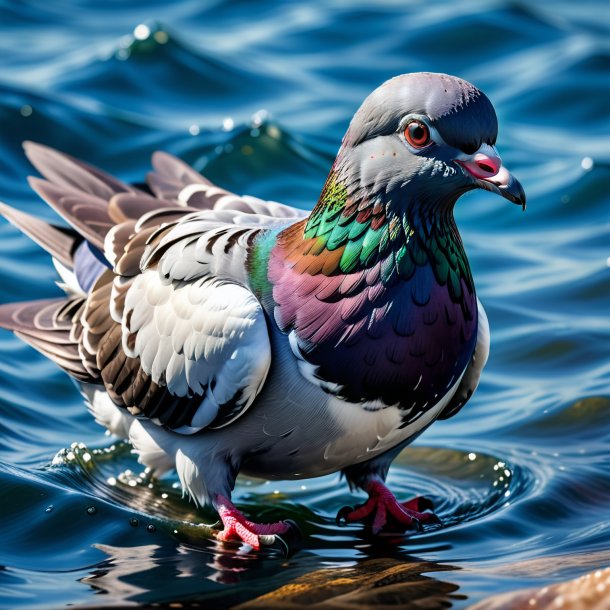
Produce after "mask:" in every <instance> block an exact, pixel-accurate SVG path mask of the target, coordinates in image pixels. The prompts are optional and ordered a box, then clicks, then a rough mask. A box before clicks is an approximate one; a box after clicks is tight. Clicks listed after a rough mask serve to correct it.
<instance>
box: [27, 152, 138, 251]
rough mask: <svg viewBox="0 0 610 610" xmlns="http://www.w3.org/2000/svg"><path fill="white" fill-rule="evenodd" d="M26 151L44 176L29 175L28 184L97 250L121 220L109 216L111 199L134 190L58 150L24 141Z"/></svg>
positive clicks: (122, 217)
mask: <svg viewBox="0 0 610 610" xmlns="http://www.w3.org/2000/svg"><path fill="white" fill-rule="evenodd" d="M23 148H24V150H25V154H26V155H27V157H28V159H29V160H30V162H31V163H32V165H33V166H34V167H35V168H36V169H37V170H38V171H39V172H40V173H41V174H42V175H43V176H44V177H45V178H46V180H42V179H41V178H33V177H30V178H29V182H30V186H31V187H32V188H33V189H34V190H35V191H36V192H37V193H38V194H39V195H40V196H41V197H42V198H43V199H44V200H45V201H46V202H47V203H48V204H49V205H50V206H51V207H52V208H53V209H54V210H55V211H56V212H57V213H58V214H59V215H60V216H61V217H62V218H63V219H64V220H65V221H66V222H67V223H68V224H69V225H70V226H71V227H72V228H73V229H74V230H75V231H76V232H77V233H78V234H79V235H80V236H81V237H83V238H84V239H86V240H87V241H88V242H89V243H90V244H91V245H92V246H94V247H95V248H96V249H97V250H98V251H99V252H100V253H102V252H104V240H105V238H106V235H107V234H108V232H109V231H110V230H111V229H112V228H113V227H114V226H115V225H116V224H118V223H119V222H121V221H122V220H123V219H124V216H121V215H120V214H119V213H120V210H117V214H116V215H115V217H113V215H112V210H111V206H110V202H111V200H112V199H113V197H115V196H116V195H117V194H120V193H134V192H135V189H134V188H133V187H131V186H129V185H127V184H124V183H122V182H121V181H119V180H117V179H116V178H113V177H112V176H110V175H109V174H106V173H105V172H103V171H101V170H99V169H97V168H95V167H92V166H90V165H87V164H86V163H83V162H82V161H79V160H78V159H75V158H73V157H70V156H69V155H66V154H64V153H60V152H59V151H57V150H54V149H52V148H48V147H47V146H43V145H42V144H35V143H34V142H25V143H24V145H23Z"/></svg>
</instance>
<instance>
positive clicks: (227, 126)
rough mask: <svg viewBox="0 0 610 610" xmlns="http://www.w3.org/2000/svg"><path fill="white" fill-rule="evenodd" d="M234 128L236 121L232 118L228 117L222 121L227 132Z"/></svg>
mask: <svg viewBox="0 0 610 610" xmlns="http://www.w3.org/2000/svg"><path fill="white" fill-rule="evenodd" d="M233 127H235V121H234V120H233V119H232V118H231V117H230V116H228V117H226V118H225V119H224V120H223V121H222V128H223V129H224V130H225V131H231V129H233Z"/></svg>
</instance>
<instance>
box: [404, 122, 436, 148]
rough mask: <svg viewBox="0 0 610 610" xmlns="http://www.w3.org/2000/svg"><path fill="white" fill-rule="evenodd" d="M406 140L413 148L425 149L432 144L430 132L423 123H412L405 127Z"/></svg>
mask: <svg viewBox="0 0 610 610" xmlns="http://www.w3.org/2000/svg"><path fill="white" fill-rule="evenodd" d="M405 138H406V139H407V142H408V143H409V144H410V145H411V146H413V148H424V147H425V146H428V144H430V130H429V129H428V126H427V125H426V124H425V123H422V122H421V121H411V122H410V123H409V124H408V125H407V126H406V127H405Z"/></svg>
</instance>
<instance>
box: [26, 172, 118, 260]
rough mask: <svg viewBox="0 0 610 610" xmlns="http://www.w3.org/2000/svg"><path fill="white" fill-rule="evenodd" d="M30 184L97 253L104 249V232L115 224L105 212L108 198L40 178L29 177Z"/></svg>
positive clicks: (106, 211)
mask: <svg viewBox="0 0 610 610" xmlns="http://www.w3.org/2000/svg"><path fill="white" fill-rule="evenodd" d="M29 183H30V186H31V187H32V189H34V191H36V192H37V193H38V194H39V195H40V196H41V197H42V198H43V199H44V200H45V201H46V202H47V203H48V204H49V205H50V206H51V207H52V208H53V209H54V210H55V211H56V212H57V213H58V214H59V215H60V216H62V218H64V219H65V220H66V222H68V223H69V224H70V225H71V226H72V227H74V228H75V229H76V230H77V231H78V232H79V233H80V234H81V235H82V236H83V237H84V238H85V239H86V240H87V241H88V242H90V243H91V244H93V245H94V246H95V247H96V248H97V249H98V250H99V251H100V252H103V251H104V239H105V237H106V234H107V233H108V231H110V229H112V227H113V226H114V224H115V223H114V222H113V221H112V219H111V218H110V216H109V215H108V203H107V201H105V200H104V199H101V198H100V197H98V196H96V195H91V194H88V193H85V192H80V191H78V190H77V189H76V188H74V187H69V186H67V185H63V186H58V185H56V184H53V183H51V182H47V181H46V180H41V179H40V178H32V177H30V178H29Z"/></svg>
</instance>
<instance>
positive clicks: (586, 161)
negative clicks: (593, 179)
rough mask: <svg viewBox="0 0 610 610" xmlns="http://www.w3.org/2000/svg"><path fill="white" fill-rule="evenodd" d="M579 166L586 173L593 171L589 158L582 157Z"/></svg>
mask: <svg viewBox="0 0 610 610" xmlns="http://www.w3.org/2000/svg"><path fill="white" fill-rule="evenodd" d="M580 166H581V167H582V168H583V169H584V170H585V171H586V172H590V171H591V170H592V169H593V159H591V157H584V158H583V160H582V161H581V162H580Z"/></svg>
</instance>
